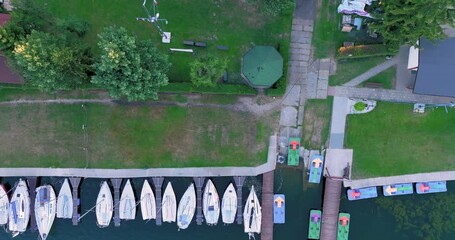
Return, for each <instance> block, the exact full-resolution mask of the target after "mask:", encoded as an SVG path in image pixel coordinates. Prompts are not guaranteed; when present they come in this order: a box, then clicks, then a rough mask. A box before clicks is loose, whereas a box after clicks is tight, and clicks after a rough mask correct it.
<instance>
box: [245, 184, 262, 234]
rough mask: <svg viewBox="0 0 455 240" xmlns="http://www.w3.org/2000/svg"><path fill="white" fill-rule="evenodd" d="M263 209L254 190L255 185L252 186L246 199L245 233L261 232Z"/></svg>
mask: <svg viewBox="0 0 455 240" xmlns="http://www.w3.org/2000/svg"><path fill="white" fill-rule="evenodd" d="M261 224H262V210H261V204H260V203H259V199H258V197H257V195H256V192H255V191H254V186H252V187H251V190H250V194H249V195H248V198H247V199H246V203H245V209H244V210H243V226H244V231H245V233H248V235H252V234H254V233H261Z"/></svg>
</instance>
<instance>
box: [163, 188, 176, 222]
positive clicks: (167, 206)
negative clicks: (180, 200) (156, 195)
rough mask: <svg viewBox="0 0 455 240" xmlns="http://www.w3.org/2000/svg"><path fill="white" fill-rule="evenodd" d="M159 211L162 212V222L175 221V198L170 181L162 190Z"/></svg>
mask: <svg viewBox="0 0 455 240" xmlns="http://www.w3.org/2000/svg"><path fill="white" fill-rule="evenodd" d="M161 212H162V213H163V222H169V223H170V222H175V218H176V215H177V214H176V212H177V200H176V198H175V193H174V189H173V188H172V184H171V182H169V183H168V184H167V186H166V190H164V194H163V200H162V204H161Z"/></svg>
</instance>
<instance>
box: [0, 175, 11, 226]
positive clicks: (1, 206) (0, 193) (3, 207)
mask: <svg viewBox="0 0 455 240" xmlns="http://www.w3.org/2000/svg"><path fill="white" fill-rule="evenodd" d="M8 210H9V198H8V191H6V188H5V186H4V185H3V184H0V225H5V224H7V223H8Z"/></svg>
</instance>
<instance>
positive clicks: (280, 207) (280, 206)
mask: <svg viewBox="0 0 455 240" xmlns="http://www.w3.org/2000/svg"><path fill="white" fill-rule="evenodd" d="M285 207H286V202H285V197H284V194H275V195H273V223H279V224H282V223H284V221H285V210H286V208H285Z"/></svg>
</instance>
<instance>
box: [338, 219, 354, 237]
mask: <svg viewBox="0 0 455 240" xmlns="http://www.w3.org/2000/svg"><path fill="white" fill-rule="evenodd" d="M350 224H351V215H350V214H349V213H340V214H338V232H337V240H348V237H349V225H350Z"/></svg>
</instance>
